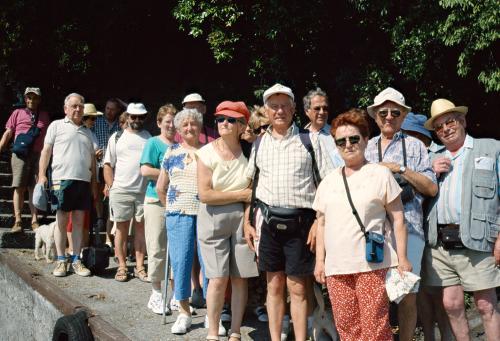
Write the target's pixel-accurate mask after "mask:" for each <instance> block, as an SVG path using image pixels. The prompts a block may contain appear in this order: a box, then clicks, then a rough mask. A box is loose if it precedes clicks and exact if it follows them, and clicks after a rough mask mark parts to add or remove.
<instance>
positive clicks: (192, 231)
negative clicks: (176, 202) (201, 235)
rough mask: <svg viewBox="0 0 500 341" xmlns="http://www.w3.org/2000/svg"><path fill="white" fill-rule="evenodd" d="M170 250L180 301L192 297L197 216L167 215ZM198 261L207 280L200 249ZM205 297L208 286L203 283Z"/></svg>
mask: <svg viewBox="0 0 500 341" xmlns="http://www.w3.org/2000/svg"><path fill="white" fill-rule="evenodd" d="M165 216H166V219H165V224H166V228H167V239H168V250H169V252H168V253H169V257H170V262H171V264H172V271H173V273H174V284H175V285H174V296H175V299H176V300H178V301H181V300H186V299H188V298H189V297H191V268H192V267H193V257H194V247H195V244H194V243H195V242H196V244H198V243H197V238H196V216H195V215H186V214H180V213H166V214H165ZM198 259H199V262H200V265H201V270H202V272H203V278H205V272H204V266H203V260H202V259H201V256H200V252H199V247H198ZM203 296H206V285H205V281H204V283H203Z"/></svg>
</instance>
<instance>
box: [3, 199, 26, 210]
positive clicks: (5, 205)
mask: <svg viewBox="0 0 500 341" xmlns="http://www.w3.org/2000/svg"><path fill="white" fill-rule="evenodd" d="M12 212H14V206H13V205H12V198H11V199H0V213H5V214H7V213H12ZM21 213H22V214H30V207H29V205H28V200H24V203H23V209H22V211H21Z"/></svg>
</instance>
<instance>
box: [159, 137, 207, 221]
mask: <svg viewBox="0 0 500 341" xmlns="http://www.w3.org/2000/svg"><path fill="white" fill-rule="evenodd" d="M195 152H196V150H189V149H186V148H184V147H182V146H181V145H180V144H179V143H176V144H174V145H172V146H171V147H170V148H169V149H168V150H167V152H166V153H165V156H164V158H163V162H162V165H161V166H162V168H163V169H165V170H166V171H167V173H168V177H169V183H168V189H167V207H166V210H167V212H168V213H181V214H187V215H196V214H197V213H198V207H199V204H200V199H199V198H198V183H197V176H196V158H195Z"/></svg>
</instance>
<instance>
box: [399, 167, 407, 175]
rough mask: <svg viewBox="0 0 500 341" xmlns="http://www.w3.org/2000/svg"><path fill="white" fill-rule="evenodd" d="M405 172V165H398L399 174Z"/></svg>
mask: <svg viewBox="0 0 500 341" xmlns="http://www.w3.org/2000/svg"><path fill="white" fill-rule="evenodd" d="M404 172H406V167H405V166H399V172H398V173H399V174H404Z"/></svg>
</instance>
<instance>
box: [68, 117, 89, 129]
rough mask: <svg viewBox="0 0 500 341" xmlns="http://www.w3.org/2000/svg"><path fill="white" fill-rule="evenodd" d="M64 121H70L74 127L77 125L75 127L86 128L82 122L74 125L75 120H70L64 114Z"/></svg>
mask: <svg viewBox="0 0 500 341" xmlns="http://www.w3.org/2000/svg"><path fill="white" fill-rule="evenodd" d="M64 123H71V124H72V125H74V126H75V127H77V128H82V127H84V128H86V127H85V125H84V124H83V123H82V124H80V125H76V124H75V122H73V121H72V120H70V119H69V118H68V116H64Z"/></svg>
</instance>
